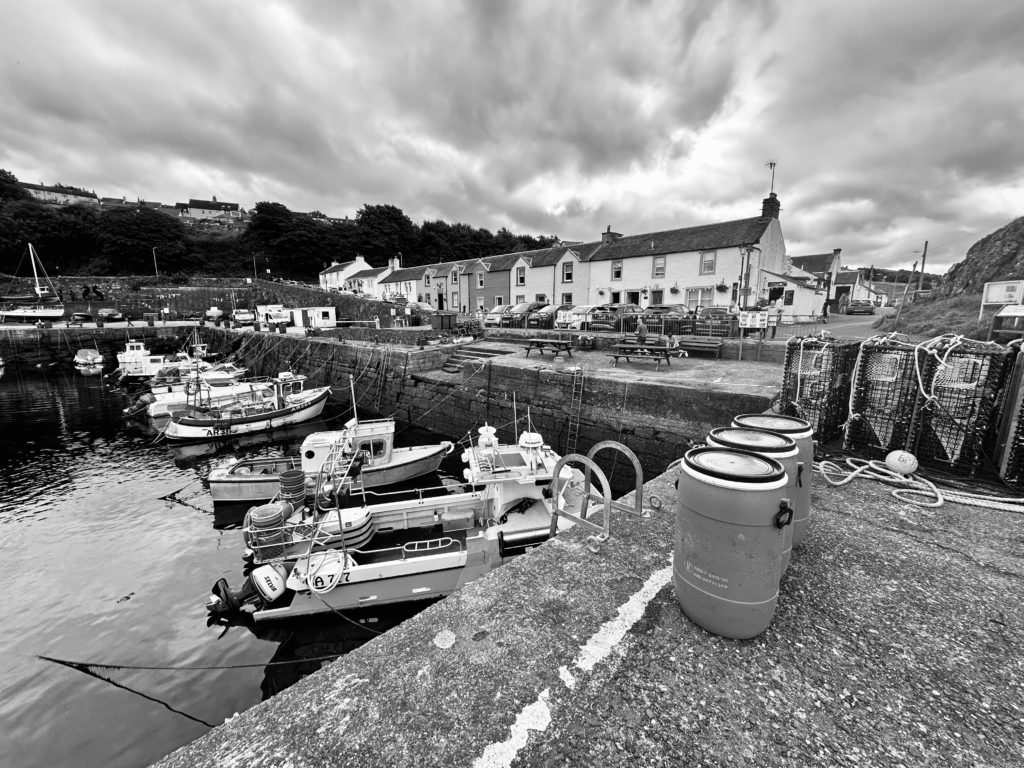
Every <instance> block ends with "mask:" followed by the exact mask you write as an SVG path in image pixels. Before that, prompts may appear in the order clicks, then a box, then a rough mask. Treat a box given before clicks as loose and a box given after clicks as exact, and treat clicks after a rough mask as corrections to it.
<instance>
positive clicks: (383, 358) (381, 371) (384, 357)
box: [373, 344, 391, 413]
mask: <svg viewBox="0 0 1024 768" xmlns="http://www.w3.org/2000/svg"><path fill="white" fill-rule="evenodd" d="M390 362H391V345H390V344H387V345H386V346H385V347H384V349H383V350H382V351H381V355H380V368H378V370H377V382H376V385H377V400H376V402H375V403H374V406H373V408H374V410H375V411H376V412H377V413H380V399H381V396H382V395H383V394H384V381H385V379H386V378H387V370H388V364H389V363H390Z"/></svg>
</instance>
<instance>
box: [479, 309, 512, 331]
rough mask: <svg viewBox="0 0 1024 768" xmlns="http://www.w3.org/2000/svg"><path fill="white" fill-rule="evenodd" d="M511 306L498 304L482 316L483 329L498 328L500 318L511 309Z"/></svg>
mask: <svg viewBox="0 0 1024 768" xmlns="http://www.w3.org/2000/svg"><path fill="white" fill-rule="evenodd" d="M512 307H513V305H512V304H499V305H498V306H496V307H495V308H494V309H492V310H491V311H490V312H488V313H487V314H486V315H485V316H484V328H500V327H501V318H502V317H503V316H504V315H505V314H506V313H507V312H509V311H510V310H511V309H512Z"/></svg>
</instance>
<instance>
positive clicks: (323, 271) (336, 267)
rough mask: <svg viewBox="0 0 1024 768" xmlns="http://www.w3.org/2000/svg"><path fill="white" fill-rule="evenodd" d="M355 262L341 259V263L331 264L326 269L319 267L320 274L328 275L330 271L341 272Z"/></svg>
mask: <svg viewBox="0 0 1024 768" xmlns="http://www.w3.org/2000/svg"><path fill="white" fill-rule="evenodd" d="M353 264H355V261H343V262H342V263H341V264H331V266H329V267H328V268H327V269H321V270H320V274H321V275H329V274H331V273H332V272H341V271H342V270H343V269H345V268H346V267H351V266H352V265H353Z"/></svg>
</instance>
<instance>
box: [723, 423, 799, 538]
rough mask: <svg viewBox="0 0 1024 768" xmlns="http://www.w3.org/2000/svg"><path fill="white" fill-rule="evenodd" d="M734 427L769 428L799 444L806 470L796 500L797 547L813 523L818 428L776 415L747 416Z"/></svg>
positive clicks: (794, 524)
mask: <svg viewBox="0 0 1024 768" xmlns="http://www.w3.org/2000/svg"><path fill="white" fill-rule="evenodd" d="M732 425H733V426H734V427H751V428H753V429H767V430H768V431H769V432H777V433H778V434H780V435H786V437H791V438H793V440H795V441H796V447H797V450H798V451H799V456H798V459H797V460H798V461H799V462H800V463H801V464H803V469H802V471H801V472H800V473H799V475H798V476H797V489H796V496H795V498H794V499H793V546H794V547H796V546H799V545H800V542H801V541H803V538H804V535H805V534H806V533H807V528H808V526H809V525H810V523H811V476H812V475H813V474H814V472H813V469H812V467H813V462H814V428H813V427H812V426H811V422H809V421H807V420H806V419H800V418H797V417H796V416H780V415H778V414H775V413H745V414H742V415H740V416H736V417H734V418H733V420H732Z"/></svg>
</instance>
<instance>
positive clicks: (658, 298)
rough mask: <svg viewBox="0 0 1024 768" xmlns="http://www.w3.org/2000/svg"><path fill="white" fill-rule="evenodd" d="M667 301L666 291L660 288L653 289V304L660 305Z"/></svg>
mask: <svg viewBox="0 0 1024 768" xmlns="http://www.w3.org/2000/svg"><path fill="white" fill-rule="evenodd" d="M664 303H665V292H664V291H661V290H658V291H655V290H653V289H652V290H651V304H654V305H658V304H664Z"/></svg>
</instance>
